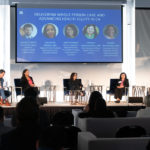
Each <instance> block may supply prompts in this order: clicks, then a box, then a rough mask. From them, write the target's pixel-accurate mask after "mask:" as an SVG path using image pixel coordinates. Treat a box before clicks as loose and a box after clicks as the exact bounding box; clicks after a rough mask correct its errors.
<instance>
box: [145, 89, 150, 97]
mask: <svg viewBox="0 0 150 150" xmlns="http://www.w3.org/2000/svg"><path fill="white" fill-rule="evenodd" d="M146 95H150V87H147V91H146Z"/></svg>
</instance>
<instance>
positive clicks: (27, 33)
mask: <svg viewBox="0 0 150 150" xmlns="http://www.w3.org/2000/svg"><path fill="white" fill-rule="evenodd" d="M36 34H37V28H36V26H35V25H34V24H31V23H25V24H23V25H22V26H21V27H20V35H21V36H22V37H24V38H26V39H32V38H34V37H35V36H36Z"/></svg>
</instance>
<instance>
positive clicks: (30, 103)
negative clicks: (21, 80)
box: [16, 97, 39, 124]
mask: <svg viewBox="0 0 150 150" xmlns="http://www.w3.org/2000/svg"><path fill="white" fill-rule="evenodd" d="M16 119H17V120H18V122H19V124H24V123H29V122H32V123H37V122H38V121H39V106H38V104H37V103H36V100H35V99H34V98H33V97H25V98H23V99H22V100H21V101H20V102H19V103H18V104H17V107H16Z"/></svg>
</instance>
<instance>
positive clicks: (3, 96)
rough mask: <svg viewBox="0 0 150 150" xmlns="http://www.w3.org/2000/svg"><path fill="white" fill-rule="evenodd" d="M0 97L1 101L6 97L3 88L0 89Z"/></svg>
mask: <svg viewBox="0 0 150 150" xmlns="http://www.w3.org/2000/svg"><path fill="white" fill-rule="evenodd" d="M0 96H1V97H2V99H6V96H5V93H4V89H3V88H1V89H0Z"/></svg>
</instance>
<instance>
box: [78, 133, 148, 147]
mask: <svg viewBox="0 0 150 150" xmlns="http://www.w3.org/2000/svg"><path fill="white" fill-rule="evenodd" d="M149 140H150V137H133V138H98V137H96V136H95V135H94V134H93V133H91V132H80V133H78V150H83V149H84V150H146V147H147V145H148V142H149Z"/></svg>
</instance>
